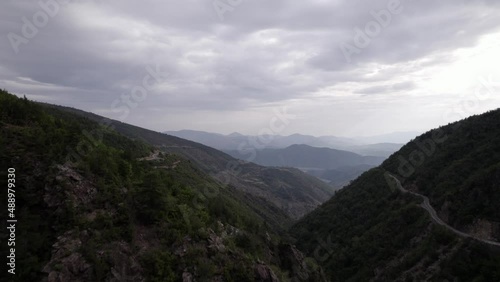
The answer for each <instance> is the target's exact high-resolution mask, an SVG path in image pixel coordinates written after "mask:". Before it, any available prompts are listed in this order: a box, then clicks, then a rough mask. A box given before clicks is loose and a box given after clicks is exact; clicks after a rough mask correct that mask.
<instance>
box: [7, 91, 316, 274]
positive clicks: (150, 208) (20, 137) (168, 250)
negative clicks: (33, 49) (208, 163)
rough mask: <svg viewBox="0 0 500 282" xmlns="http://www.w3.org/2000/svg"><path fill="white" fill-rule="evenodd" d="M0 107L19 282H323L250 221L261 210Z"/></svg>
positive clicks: (130, 146) (238, 196)
mask: <svg viewBox="0 0 500 282" xmlns="http://www.w3.org/2000/svg"><path fill="white" fill-rule="evenodd" d="M0 105H1V106H2V111H1V112H0V122H1V127H0V131H1V134H0V167H1V168H2V171H1V172H0V178H2V179H7V168H10V167H12V168H15V171H16V187H15V193H16V207H15V215H16V219H18V223H17V230H16V238H17V244H16V253H17V255H16V275H15V279H16V281H39V280H43V279H46V280H47V279H48V281H144V280H145V279H146V280H147V281H180V280H182V279H188V280H187V281H194V280H196V281H275V280H272V279H279V280H280V281H287V280H290V279H292V278H293V277H298V276H299V275H300V277H301V279H302V278H304V279H303V280H302V281H322V280H324V278H323V277H322V271H321V269H320V268H319V267H318V266H317V265H316V264H315V263H314V261H313V260H307V259H305V258H304V257H303V256H301V255H299V254H300V252H299V251H298V250H297V249H295V247H293V246H292V245H290V244H288V243H287V241H286V240H284V239H283V238H282V236H281V234H282V232H283V230H282V229H280V228H276V227H274V226H271V225H270V224H269V222H267V221H266V220H265V219H264V218H263V217H262V216H261V215H259V214H257V213H256V212H255V211H254V210H258V209H259V208H261V209H265V208H264V207H261V206H258V205H259V203H260V202H259V201H258V200H255V199H254V198H253V196H252V195H249V194H247V193H243V192H241V191H239V190H236V189H234V188H233V187H232V186H230V185H226V186H222V185H221V184H220V183H219V182H217V181H215V180H214V179H213V178H212V177H210V176H208V175H207V174H206V173H204V172H203V171H201V170H200V169H198V167H197V166H196V165H195V164H193V163H192V162H191V161H190V160H187V159H185V158H183V157H182V156H179V155H176V154H170V153H165V152H161V151H159V150H158V148H156V147H153V146H151V145H150V144H148V143H145V142H143V141H140V140H132V139H130V138H127V137H124V136H123V135H121V134H119V133H117V132H116V131H114V130H113V128H112V127H111V126H110V125H109V124H107V123H97V122H95V121H92V120H90V119H88V118H85V117H81V116H78V115H75V114H74V113H70V112H67V111H62V110H59V109H57V108H53V107H47V106H46V105H40V104H37V103H34V102H31V101H28V100H27V99H26V98H24V99H21V98H17V97H16V96H14V95H11V94H9V93H7V92H6V91H1V92H0ZM82 140H83V141H82ZM6 194H7V190H6V189H3V190H2V199H6V198H7V195H6ZM243 199H248V201H245V200H243ZM250 205H254V206H250ZM255 205H257V206H255ZM5 212H6V209H2V221H4V222H5V219H6V216H7V214H5ZM275 212H276V213H277V215H276V216H278V217H279V216H280V215H279V213H280V212H279V211H275ZM281 216H283V217H286V215H284V214H283V215H281ZM2 236H4V235H2ZM2 241H4V240H3V239H2ZM6 247H7V246H6V244H2V247H1V248H2V249H1V251H2V253H3V254H4V253H7V250H6V249H5V248H6ZM3 258H4V259H3V260H4V265H5V256H3ZM6 278H8V277H6ZM189 279H192V280H189ZM184 281H186V280H184Z"/></svg>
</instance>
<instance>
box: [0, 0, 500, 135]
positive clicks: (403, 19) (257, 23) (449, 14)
mask: <svg viewBox="0 0 500 282" xmlns="http://www.w3.org/2000/svg"><path fill="white" fill-rule="evenodd" d="M61 2H62V1H61ZM40 3H42V4H40ZM43 3H45V5H44V4H43ZM54 3H57V4H56V5H54ZM228 3H229V4H228ZM231 5H232V6H231ZM42 6H47V7H49V8H48V10H47V12H45V10H44V9H43V8H42ZM391 7H392V8H393V9H394V10H395V11H397V12H393V11H391ZM56 8H57V9H56ZM224 8H227V10H224ZM217 9H219V10H217ZM382 10H383V11H384V12H381V11H382ZM52 12H53V13H52ZM47 13H52V15H48V16H46V18H44V17H43V15H42V14H45V15H47ZM374 14H378V15H385V16H387V15H389V17H390V20H389V19H388V18H387V17H386V18H383V19H384V20H385V21H384V22H380V24H379V23H377V25H378V27H379V29H378V30H377V29H376V26H374V25H373V23H375V21H376V19H375V17H376V16H374ZM34 16H35V17H34ZM37 21H38V22H37ZM370 21H372V23H371V26H370V24H369V23H370ZM27 22H29V23H27ZM31 24H33V25H34V26H35V28H36V29H37V31H36V32H33V30H29V28H27V26H28V25H31ZM367 24H368V26H369V28H372V29H371V30H370V29H369V30H368V33H370V34H371V35H373V36H370V35H366V36H365V38H364V39H367V38H368V41H367V40H365V41H364V42H363V44H362V46H361V45H360V44H356V41H355V37H356V36H357V35H358V41H359V34H358V31H359V30H362V31H363V33H365V34H366V31H365V27H367ZM358 29H359V30H358ZM23 30H24V31H25V33H26V31H30V32H31V33H28V35H29V36H26V34H24V35H23ZM0 33H1V39H0V87H1V88H5V89H7V90H9V91H11V92H14V93H16V94H19V95H23V94H25V95H26V96H27V97H28V98H31V99H34V100H38V101H44V102H49V103H55V104H61V105H66V106H72V107H76V108H81V109H84V110H88V111H92V112H95V113H98V114H102V115H105V116H107V117H111V118H116V119H121V120H122V121H124V122H128V123H132V124H136V125H140V126H143V127H146V128H150V129H154V130H157V131H166V130H177V129H197V130H205V131H214V132H221V133H230V132H233V131H238V132H241V133H247V134H255V133H258V132H259V130H260V129H262V128H263V127H266V126H268V124H269V121H270V120H271V119H272V118H273V116H274V112H275V110H276V109H280V108H282V107H286V108H287V111H288V112H289V113H290V114H293V115H295V116H296V118H295V119H294V120H293V121H291V122H290V124H289V125H288V126H287V127H286V128H285V129H284V131H282V132H279V133H280V134H291V133H295V132H300V133H304V134H312V135H339V136H355V135H371V134H382V133H388V132H392V131H425V130H428V129H431V128H433V127H436V126H439V125H442V124H446V123H448V122H450V121H454V120H458V119H460V118H463V117H466V116H470V115H472V114H477V113H481V112H484V111H486V110H490V109H495V108H498V107H500V97H499V95H498V94H497V93H498V92H499V91H498V90H500V64H499V63H498V62H500V3H499V1H493V0H491V1H486V0H485V1H456V0H442V1H431V0H401V1H400V2H399V4H398V3H397V2H395V1H394V0H375V1H374V0H365V1H359V0H358V1H352V0H351V1H347V0H332V1H326V0H312V1H291V0H289V1H284V0H274V1H264V0H252V1H250V0H246V1H236V0H232V1H228V0H217V1H212V0H209V1H206V0H203V1H202V0H186V1H165V0H161V1H160V0H148V1H131V0H102V1H101V0H99V1H97V0H96V1H90V0H89V1H77V0H73V1H69V3H67V4H62V3H60V2H57V1H56V0H41V1H40V2H38V1H16V0H6V1H2V3H1V4H0ZM363 36H364V35H363ZM20 38H21V39H20ZM346 46H350V47H348V49H346ZM349 48H351V49H349ZM353 48H355V49H353ZM346 50H350V52H351V53H349V52H347V53H346ZM353 50H354V51H353ZM346 54H348V56H347V57H346ZM152 73H156V74H157V75H158V77H156V78H155V77H154V75H153V74H152ZM148 76H150V77H149V78H147V77H148ZM145 79H146V80H148V83H149V84H148V85H150V87H148V91H147V95H143V96H141V98H140V99H135V100H134V99H133V98H132V101H130V100H129V102H128V104H127V102H125V98H123V97H128V96H129V95H130V94H131V93H132V92H133V91H135V90H137V89H138V88H137V87H141V86H142V85H143V84H144V80H145ZM134 89H135V90H134ZM129 99H130V97H129ZM471 101H472V102H471ZM124 105H128V106H126V107H128V114H126V115H125V114H124V109H123V107H124ZM131 105H132V106H131ZM450 111H452V112H450Z"/></svg>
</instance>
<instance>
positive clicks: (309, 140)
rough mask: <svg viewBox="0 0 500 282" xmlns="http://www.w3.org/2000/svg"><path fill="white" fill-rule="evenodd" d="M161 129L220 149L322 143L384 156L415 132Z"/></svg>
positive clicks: (321, 144) (315, 144) (320, 144)
mask: <svg viewBox="0 0 500 282" xmlns="http://www.w3.org/2000/svg"><path fill="white" fill-rule="evenodd" d="M164 133H166V134H169V135H173V136H177V137H180V138H183V139H187V140H191V141H195V142H198V143H201V144H204V145H206V146H209V147H212V148H215V149H218V150H222V151H231V150H239V149H241V148H242V147H245V146H246V147H248V146H251V147H254V148H256V149H264V148H286V147H289V146H291V145H297V144H304V145H309V146H312V147H325V148H332V149H339V150H346V151H351V152H354V153H357V154H360V155H364V156H379V157H388V156H390V155H391V154H392V153H393V152H395V151H397V150H399V149H400V148H401V146H402V145H403V144H404V143H406V142H408V141H410V140H411V139H412V138H414V137H415V136H417V135H418V133H417V132H396V133H390V134H384V135H378V136H371V137H356V138H346V137H337V136H319V137H316V136H311V135H303V134H292V135H288V136H281V135H270V136H254V135H243V134H240V133H237V132H234V133H231V134H228V135H224V134H220V133H211V132H204V131H196V130H179V131H165V132H164Z"/></svg>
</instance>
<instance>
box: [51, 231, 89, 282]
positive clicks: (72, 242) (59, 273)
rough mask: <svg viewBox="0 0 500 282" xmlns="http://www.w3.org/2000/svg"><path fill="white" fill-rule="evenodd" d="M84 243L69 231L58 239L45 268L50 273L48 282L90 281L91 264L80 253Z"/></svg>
mask: <svg viewBox="0 0 500 282" xmlns="http://www.w3.org/2000/svg"><path fill="white" fill-rule="evenodd" d="M81 244H82V242H81V241H80V239H79V238H78V234H77V233H76V232H73V231H68V232H66V233H64V234H63V235H61V236H59V237H58V238H57V242H56V243H55V244H54V245H53V248H54V249H53V251H52V257H51V260H50V261H49V263H47V264H46V265H45V267H44V268H43V270H42V271H43V272H45V273H48V278H47V279H48V280H47V281H48V282H65V281H89V280H90V279H91V274H92V273H91V267H90V264H89V263H88V262H87V261H86V260H85V259H84V258H83V256H82V255H81V254H80V253H79V252H78V250H79V248H80V246H81Z"/></svg>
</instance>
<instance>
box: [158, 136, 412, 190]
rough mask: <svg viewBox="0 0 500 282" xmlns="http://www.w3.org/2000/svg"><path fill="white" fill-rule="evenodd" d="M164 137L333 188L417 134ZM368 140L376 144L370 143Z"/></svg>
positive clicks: (367, 167) (352, 177)
mask: <svg viewBox="0 0 500 282" xmlns="http://www.w3.org/2000/svg"><path fill="white" fill-rule="evenodd" d="M165 134H168V135H173V136H176V137H179V138H183V139H187V140H191V141H194V142H198V143H201V144H204V145H206V146H209V147H212V148H215V149H218V150H221V151H223V152H225V153H227V154H228V155H231V156H232V157H234V158H237V159H240V160H244V161H248V162H253V163H256V164H260V165H264V166H277V167H294V168H298V169H300V170H302V171H304V172H307V173H309V174H311V175H314V176H316V177H318V178H320V179H321V180H323V181H325V182H327V183H330V184H331V185H332V186H333V187H334V188H341V187H343V186H344V185H346V184H348V183H349V182H350V181H351V180H353V179H355V178H356V177H358V176H359V175H361V173H363V172H364V171H366V170H368V169H370V168H372V167H375V166H377V165H379V164H381V163H382V161H383V160H384V159H385V158H387V157H389V156H390V155H391V154H392V153H394V152H395V151H397V150H399V149H400V148H401V146H402V144H400V143H391V142H393V141H397V142H406V141H408V140H410V139H412V138H413V137H414V136H416V135H417V133H416V132H398V133H391V134H386V135H379V136H373V137H357V138H345V137H337V136H320V137H315V136H311V135H302V134H292V135H288V136H281V135H269V136H247V135H243V134H240V133H237V132H234V133H231V134H228V135H223V134H219V133H210V132H204V131H195V130H180V131H166V132H165ZM404 140H406V141H404ZM372 141H373V142H375V141H376V142H380V143H374V144H370V142H372ZM381 141H385V142H381Z"/></svg>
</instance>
